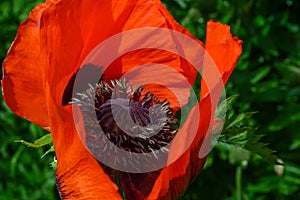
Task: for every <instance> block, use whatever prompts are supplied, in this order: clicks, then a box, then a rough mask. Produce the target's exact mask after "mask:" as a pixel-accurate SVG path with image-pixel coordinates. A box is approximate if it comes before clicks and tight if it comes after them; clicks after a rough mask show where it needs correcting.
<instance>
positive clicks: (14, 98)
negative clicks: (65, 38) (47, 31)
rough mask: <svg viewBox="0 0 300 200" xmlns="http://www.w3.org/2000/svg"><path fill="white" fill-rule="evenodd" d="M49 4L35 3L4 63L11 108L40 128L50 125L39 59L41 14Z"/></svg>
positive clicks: (8, 99) (4, 87) (3, 85)
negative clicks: (36, 4)
mask: <svg viewBox="0 0 300 200" xmlns="http://www.w3.org/2000/svg"><path fill="white" fill-rule="evenodd" d="M47 7H48V5H47V4H40V5H38V6H37V7H36V8H35V9H34V10H33V11H32V12H31V13H30V16H29V18H28V19H27V20H26V21H25V22H24V23H22V24H21V26H20V28H19V30H18V34H17V36H16V38H15V41H14V42H13V44H12V46H11V48H10V50H9V52H8V54H7V57H6V59H5V61H4V62H3V65H2V67H3V79H2V87H3V96H4V100H5V101H6V103H7V105H8V106H9V107H10V109H11V110H12V111H13V112H15V113H16V114H18V115H19V116H22V117H24V118H26V119H28V120H30V121H32V122H33V123H35V124H37V125H40V126H42V127H48V126H49V120H48V112H47V105H46V104H45V102H46V100H45V90H44V83H43V74H44V72H45V66H44V65H42V63H41V62H40V30H39V29H40V17H41V15H42V13H43V11H44V10H45V9H46V8H47Z"/></svg>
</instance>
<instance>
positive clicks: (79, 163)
mask: <svg viewBox="0 0 300 200" xmlns="http://www.w3.org/2000/svg"><path fill="white" fill-rule="evenodd" d="M52 103H53V102H52ZM51 105H53V104H51ZM50 118H51V123H52V124H51V131H52V136H53V143H54V148H55V151H56V157H57V170H56V178H57V185H58V187H59V190H60V194H61V196H62V197H63V198H64V199H122V198H121V197H120V195H119V193H118V187H117V186H116V185H115V184H114V183H113V182H112V181H111V180H110V178H109V176H108V175H107V174H105V172H104V171H103V169H102V168H101V166H100V165H99V163H98V162H97V160H95V159H94V157H93V156H92V155H91V154H90V153H89V152H88V151H87V149H86V147H85V146H84V145H83V143H82V141H81V140H80V138H79V135H78V134H77V131H76V128H75V126H74V122H73V118H72V110H71V106H66V107H65V108H64V109H61V108H59V107H56V106H51V111H50Z"/></svg>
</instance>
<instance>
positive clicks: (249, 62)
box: [0, 0, 300, 200]
mask: <svg viewBox="0 0 300 200" xmlns="http://www.w3.org/2000/svg"><path fill="white" fill-rule="evenodd" d="M38 2H40V1H36V0H26V1H25V0H1V2H0V27H1V29H0V59H1V62H2V61H3V60H4V58H5V55H6V52H7V50H8V48H9V46H10V44H11V42H12V41H13V39H14V37H15V35H16V32H17V28H18V26H19V24H20V23H21V22H22V21H24V20H25V19H26V17H27V16H28V14H29V12H30V10H31V9H32V8H33V7H34V6H35V5H36V4H37V3H38ZM163 2H164V3H165V5H166V6H167V8H168V9H169V11H170V12H171V13H172V15H173V16H174V17H175V18H176V19H177V21H178V22H180V23H181V24H182V25H183V26H185V27H186V28H187V29H189V30H190V31H191V32H192V33H193V34H194V35H195V36H197V37H198V38H199V39H201V40H202V41H204V40H205V26H206V22H207V21H208V20H209V19H214V20H215V21H221V22H223V23H226V24H229V25H230V26H231V31H232V33H233V35H237V36H238V37H239V38H240V39H242V40H243V41H244V44H243V54H242V56H241V58H240V60H239V62H238V64H237V66H236V69H235V71H234V72H233V74H232V76H231V78H230V81H229V83H228V85H227V88H226V89H227V90H226V92H227V96H230V95H234V94H238V95H239V96H238V98H237V100H236V101H235V103H234V105H233V107H232V110H231V112H235V113H242V112H247V111H258V113H257V114H255V115H254V117H253V119H251V120H249V124H248V125H249V126H253V127H257V126H258V130H257V132H256V134H264V135H265V137H264V138H263V139H262V140H263V142H266V143H269V147H270V148H271V149H273V150H276V151H277V152H276V155H277V156H278V157H279V158H281V159H282V160H283V162H284V168H283V169H284V170H283V171H280V170H281V169H280V168H279V170H278V169H277V171H275V170H274V165H272V164H270V163H267V162H266V161H265V160H263V159H261V158H259V157H258V156H256V155H254V154H250V153H249V152H247V151H243V150H240V149H237V148H235V147H231V146H226V145H217V146H216V148H215V149H214V150H213V151H212V152H211V154H210V156H209V158H208V162H207V163H206V166H205V169H203V170H202V173H201V174H200V175H199V176H198V178H197V179H196V180H195V181H194V182H193V183H192V184H191V185H190V187H189V189H188V190H187V191H186V192H185V194H184V195H183V196H182V197H181V199H191V200H198V199H212V200H223V199H226V200H233V199H238V200H240V199H243V200H247V199H251V200H252V199H255V200H268V199H274V200H283V199H293V200H294V199H295V200H296V199H300V189H299V188H300V154H299V153H300V136H299V135H300V133H299V129H300V126H299V124H300V103H299V102H300V100H299V97H300V30H299V28H300V14H299V11H300V1H296V0H273V1H265V0H256V1H254V0H247V1H246V0H233V1H225V0H210V1H207V0H165V1H163ZM1 73H2V71H1ZM44 134H45V132H44V131H43V130H42V129H41V128H39V127H36V126H34V125H33V124H30V123H29V122H27V121H26V120H24V119H21V118H19V117H17V116H15V115H14V114H13V113H12V112H11V111H10V110H9V109H8V108H7V106H6V105H5V103H4V102H3V99H2V97H0V144H1V145H0V159H1V162H0V180H1V182H0V199H1V200H2V199H24V200H25V199H30V200H35V199H49V200H50V199H51V200H52V199H58V198H59V197H58V195H57V191H56V186H55V173H54V170H53V169H52V168H51V167H50V164H49V163H50V162H51V161H52V160H53V157H54V154H49V155H47V156H45V157H44V158H41V156H42V155H43V153H44V152H45V151H46V150H47V148H48V147H45V148H41V149H38V150H36V149H32V148H28V147H26V146H25V145H23V144H20V143H16V142H14V141H15V140H20V139H25V140H27V141H34V140H35V139H37V138H39V137H40V136H42V135H44ZM281 172H283V173H281Z"/></svg>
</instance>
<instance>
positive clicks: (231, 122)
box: [225, 112, 257, 129]
mask: <svg viewBox="0 0 300 200" xmlns="http://www.w3.org/2000/svg"><path fill="white" fill-rule="evenodd" d="M256 113H257V112H246V113H241V114H238V115H235V116H232V117H231V118H230V119H228V120H227V121H226V122H225V128H226V129H229V128H233V127H239V126H242V125H244V124H245V122H246V121H247V120H248V119H250V118H251V117H252V116H253V115H254V114H256Z"/></svg>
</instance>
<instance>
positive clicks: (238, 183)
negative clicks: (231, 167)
mask: <svg viewBox="0 0 300 200" xmlns="http://www.w3.org/2000/svg"><path fill="white" fill-rule="evenodd" d="M242 171H243V168H242V166H241V165H238V166H237V167H236V171H235V193H236V200H242Z"/></svg>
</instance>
